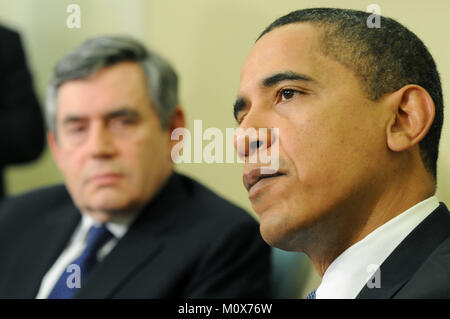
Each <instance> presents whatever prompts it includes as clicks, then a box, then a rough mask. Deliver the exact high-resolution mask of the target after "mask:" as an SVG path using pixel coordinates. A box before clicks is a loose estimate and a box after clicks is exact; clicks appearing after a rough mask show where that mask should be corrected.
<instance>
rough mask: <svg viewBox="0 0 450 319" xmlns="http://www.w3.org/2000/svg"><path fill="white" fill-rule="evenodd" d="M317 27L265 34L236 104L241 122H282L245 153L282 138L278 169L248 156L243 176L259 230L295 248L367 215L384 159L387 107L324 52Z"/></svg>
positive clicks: (301, 26)
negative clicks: (269, 137)
mask: <svg viewBox="0 0 450 319" xmlns="http://www.w3.org/2000/svg"><path fill="white" fill-rule="evenodd" d="M318 34H319V33H318V31H317V30H316V29H314V28H313V27H312V26H311V25H309V24H305V23H299V24H290V25H287V26H283V27H279V28H277V29H275V30H272V31H271V32H269V33H267V34H266V35H264V36H263V37H262V38H261V39H259V40H258V42H257V43H256V44H255V46H254V48H253V50H252V51H251V53H250V55H249V56H248V58H247V59H246V61H245V63H244V65H243V68H242V73H241V84H240V88H239V94H238V100H237V101H236V104H235V115H236V118H237V120H238V122H239V124H240V128H242V129H243V130H246V129H248V128H255V129H259V128H268V129H270V128H278V129H279V134H278V136H272V141H270V140H269V141H266V140H264V139H262V140H261V141H259V142H258V143H252V141H250V143H249V145H250V146H249V147H247V148H246V150H245V154H241V155H242V156H245V157H248V156H249V154H250V153H251V152H252V147H251V146H252V145H253V151H254V150H255V149H257V148H260V149H261V148H267V149H268V151H269V152H270V149H271V148H273V147H274V145H276V144H278V145H277V146H278V147H279V166H280V168H279V170H278V171H277V172H272V173H271V174H268V175H263V174H261V169H260V168H261V167H263V166H264V165H260V164H258V163H256V164H252V163H249V162H246V163H245V165H244V184H245V186H246V188H247V189H248V191H249V198H250V200H251V203H252V206H253V208H254V210H255V211H256V213H257V214H258V215H259V217H260V221H261V233H262V236H263V237H264V239H265V240H266V241H267V242H268V243H269V244H271V245H274V246H278V247H281V248H285V249H288V250H289V249H296V245H298V243H299V242H302V241H303V240H322V238H318V237H314V236H311V235H312V234H314V230H320V232H316V233H317V234H321V236H323V237H326V236H327V235H328V234H330V236H331V235H332V234H333V233H335V232H339V231H341V232H342V231H344V232H345V231H346V230H347V231H349V230H350V232H351V230H352V226H356V224H357V223H362V222H363V221H362V219H361V218H362V217H361V216H363V215H364V211H365V209H364V205H366V204H368V203H371V200H372V197H373V198H375V197H376V194H377V192H378V191H379V189H380V186H379V185H380V180H381V179H382V178H383V176H382V174H380V167H383V165H385V164H386V163H385V161H384V158H385V157H384V155H385V153H386V151H387V150H386V146H385V145H386V140H385V136H384V123H385V121H386V119H387V117H386V115H384V114H383V109H382V108H380V107H377V106H378V105H376V104H375V103H374V102H371V101H370V100H369V99H368V98H366V96H365V94H364V92H363V91H362V88H361V86H360V83H359V79H358V78H356V77H355V75H354V74H353V73H352V71H350V70H349V69H347V68H345V67H344V66H342V65H340V64H339V63H337V62H335V61H334V60H332V59H330V58H328V57H326V56H324V55H322V53H321V51H320V49H319V37H318ZM236 138H237V140H239V138H240V136H236ZM253 142H254V141H253ZM306 233H307V234H308V236H309V237H308V238H304V237H302V236H303V235H304V234H306Z"/></svg>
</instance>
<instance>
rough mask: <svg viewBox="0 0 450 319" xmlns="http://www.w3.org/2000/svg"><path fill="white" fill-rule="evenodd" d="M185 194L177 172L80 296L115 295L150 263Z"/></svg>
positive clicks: (160, 245)
mask: <svg viewBox="0 0 450 319" xmlns="http://www.w3.org/2000/svg"><path fill="white" fill-rule="evenodd" d="M184 196H185V194H184V190H183V187H182V185H181V183H180V180H179V177H178V175H176V174H173V175H172V177H171V178H170V179H169V181H168V182H167V183H166V185H165V187H163V189H162V191H161V192H160V193H159V194H158V195H157V196H155V198H154V199H153V200H152V201H151V202H150V203H149V204H148V205H147V206H146V207H145V208H144V209H143V211H142V213H141V215H140V216H139V217H138V218H137V219H136V221H135V222H134V223H133V225H131V226H130V229H129V230H128V232H127V233H126V234H125V236H124V237H123V238H122V239H121V240H120V241H119V242H118V243H117V246H116V247H114V249H113V250H112V251H111V253H110V254H109V255H108V256H106V258H105V259H104V260H103V261H102V262H101V263H99V264H98V265H97V266H96V268H95V269H94V270H93V271H92V273H91V274H90V275H89V277H90V278H89V280H88V281H87V282H86V284H85V286H84V287H82V288H81V289H80V292H79V293H78V294H77V296H76V298H81V299H87V298H111V297H112V296H113V295H114V294H115V292H117V291H118V290H119V289H120V288H121V286H122V285H123V284H124V283H125V282H126V281H127V279H129V278H130V276H132V275H133V274H134V273H135V271H136V269H138V268H139V267H140V266H142V265H143V264H146V263H150V262H151V261H152V260H153V258H155V257H156V256H157V255H158V253H159V252H160V251H161V250H162V249H163V248H164V246H163V244H162V243H161V241H160V239H159V238H160V236H159V234H161V233H163V232H164V233H167V232H169V231H170V225H171V224H172V223H173V221H174V219H175V217H176V214H177V212H178V211H179V210H177V209H176V206H177V205H178V204H177V203H179V202H180V200H182V198H183V197H184Z"/></svg>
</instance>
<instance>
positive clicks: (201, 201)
mask: <svg viewBox="0 0 450 319" xmlns="http://www.w3.org/2000/svg"><path fill="white" fill-rule="evenodd" d="M179 176H180V179H181V183H182V184H183V188H184V189H185V190H186V193H187V195H188V198H189V200H188V207H187V208H188V209H190V210H195V211H196V212H197V213H199V214H202V215H205V217H206V215H207V216H208V217H211V218H212V217H214V218H216V219H218V220H221V221H225V220H226V221H230V220H235V221H238V222H243V221H250V222H255V223H256V221H255V220H254V218H252V217H251V216H250V214H249V213H248V212H247V211H245V210H244V209H242V208H240V207H238V206H237V205H236V204H234V203H232V202H230V201H229V200H227V199H225V198H223V197H221V196H220V195H218V194H216V193H215V192H213V191H212V190H210V189H209V188H208V187H206V186H205V185H203V184H201V183H200V182H198V181H196V180H194V179H192V178H190V177H187V176H183V175H179Z"/></svg>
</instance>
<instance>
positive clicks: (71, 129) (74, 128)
mask: <svg viewBox="0 0 450 319" xmlns="http://www.w3.org/2000/svg"><path fill="white" fill-rule="evenodd" d="M85 129H86V126H85V125H69V127H67V132H68V133H70V134H77V133H81V132H83V131H85Z"/></svg>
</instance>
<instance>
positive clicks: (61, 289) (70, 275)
mask: <svg viewBox="0 0 450 319" xmlns="http://www.w3.org/2000/svg"><path fill="white" fill-rule="evenodd" d="M112 236H113V235H112V234H111V233H110V232H109V230H108V229H107V228H106V227H105V226H104V225H103V226H92V227H91V229H90V230H89V234H88V238H87V244H86V247H85V248H84V250H83V253H82V254H81V255H80V257H78V258H77V259H75V260H74V261H73V262H72V263H71V264H70V265H69V266H68V267H67V268H66V269H65V270H64V272H63V273H62V275H61V277H59V279H58V281H57V282H56V284H55V286H54V287H53V290H52V291H51V292H50V295H49V296H48V299H71V298H73V297H74V296H75V294H76V293H77V292H78V290H79V288H81V287H82V286H83V284H84V283H85V282H86V277H87V275H88V274H89V272H90V271H91V269H92V268H93V267H94V266H95V264H96V263H97V262H98V260H97V253H98V251H99V249H100V248H101V247H102V246H103V245H104V244H105V243H106V242H107V241H108V240H109V239H111V238H112Z"/></svg>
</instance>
